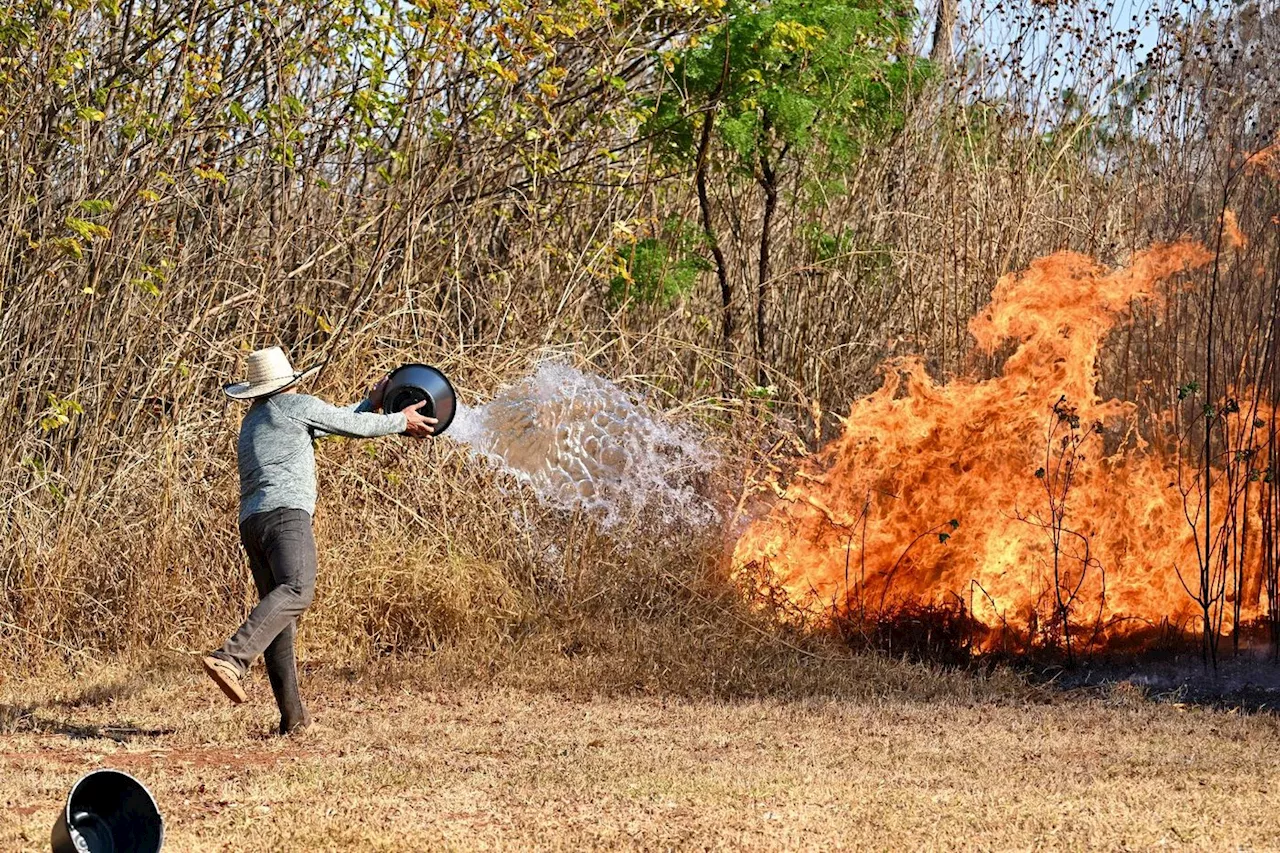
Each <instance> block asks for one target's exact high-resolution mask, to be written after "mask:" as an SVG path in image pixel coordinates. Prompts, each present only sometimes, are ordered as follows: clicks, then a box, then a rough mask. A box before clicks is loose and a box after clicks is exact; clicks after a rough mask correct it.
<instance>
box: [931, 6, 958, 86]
mask: <svg viewBox="0 0 1280 853" xmlns="http://www.w3.org/2000/svg"><path fill="white" fill-rule="evenodd" d="M958 9H959V3H958V0H938V18H937V22H936V23H935V24H934V28H933V46H932V47H931V48H930V49H929V60H930V61H931V62H933V63H934V64H935V65H937V66H938V69H939V70H940V71H944V72H945V71H949V70H950V69H951V65H952V63H953V62H954V61H955V50H954V46H953V45H952V38H953V37H954V35H955V31H956V13H957V11H958Z"/></svg>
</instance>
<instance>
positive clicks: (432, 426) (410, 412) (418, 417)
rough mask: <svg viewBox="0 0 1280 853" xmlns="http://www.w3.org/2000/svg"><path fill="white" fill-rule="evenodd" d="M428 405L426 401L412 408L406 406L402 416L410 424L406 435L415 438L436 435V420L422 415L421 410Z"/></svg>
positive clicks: (406, 429)
mask: <svg viewBox="0 0 1280 853" xmlns="http://www.w3.org/2000/svg"><path fill="white" fill-rule="evenodd" d="M426 404H427V401H426V400H423V401H422V402H421V403H417V404H415V405H412V406H406V407H405V408H404V410H403V411H401V412H400V414H402V415H404V417H405V420H407V421H408V422H409V426H408V427H406V428H405V433H407V434H408V435H412V436H414V437H415V438H425V437H426V436H429V435H435V431H436V424H437V423H438V421H437V420H436V419H435V418H429V417H427V416H426V415H424V414H422V413H421V412H420V411H419V410H420V409H421V408H422V407H423V406H425V405H426Z"/></svg>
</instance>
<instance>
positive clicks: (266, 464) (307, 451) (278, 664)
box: [202, 347, 436, 734]
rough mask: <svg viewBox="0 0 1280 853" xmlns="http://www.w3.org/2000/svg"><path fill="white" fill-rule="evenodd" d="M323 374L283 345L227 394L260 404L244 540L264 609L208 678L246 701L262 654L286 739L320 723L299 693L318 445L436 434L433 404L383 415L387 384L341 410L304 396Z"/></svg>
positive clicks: (245, 434) (312, 576)
mask: <svg viewBox="0 0 1280 853" xmlns="http://www.w3.org/2000/svg"><path fill="white" fill-rule="evenodd" d="M317 370H319V367H313V368H311V369H309V370H304V371H302V372H301V373H295V372H294V370H293V367H292V366H291V365H290V364H289V359H288V357H287V356H286V355H285V354H284V351H283V350H281V349H280V348H279V347H271V348H269V349H263V350H258V351H257V352H254V353H251V354H250V355H249V363H248V372H249V379H248V380H247V381H245V382H240V383H236V384H232V385H227V386H226V387H224V388H223V391H224V392H226V394H227V396H229V397H231V398H232V399H235V400H248V401H252V405H251V406H250V407H249V411H248V412H247V413H246V414H245V416H244V421H243V422H242V423H241V425H240V440H239V442H238V443H237V446H236V457H237V463H238V467H239V469H240V542H241V544H243V545H244V550H245V552H246V553H247V554H248V555H249V568H250V569H251V570H252V571H253V580H254V584H255V585H256V586H257V588H258V596H259V598H260V601H259V602H258V605H257V606H256V607H254V608H253V611H252V612H250V614H249V617H248V618H247V619H245V621H244V624H243V625H241V626H240V629H239V630H238V631H236V632H235V634H233V635H232V636H231V638H230V639H229V640H227V642H226V643H225V644H223V646H222V648H221V649H218V650H217V651H214V652H210V653H209V654H208V655H207V656H205V657H204V658H203V659H202V663H203V664H204V669H205V672H207V673H208V674H209V677H210V678H212V679H213V680H214V682H215V683H217V685H218V686H219V687H220V688H222V692H223V693H225V694H227V697H228V698H230V699H231V701H232V702H235V703H237V704H239V703H240V702H243V701H245V698H246V697H245V692H244V687H243V686H242V683H241V682H242V680H243V679H244V676H245V673H246V672H248V670H249V665H250V663H252V662H253V660H254V658H256V657H257V656H258V655H260V654H261V655H264V657H265V661H266V665H267V677H268V678H269V679H270V680H271V692H272V693H274V694H275V698H276V704H277V705H278V706H279V707H280V733H281V734H290V733H293V732H299V731H305V730H306V729H308V728H310V727H311V725H312V722H311V715H310V714H309V713H308V712H307V709H306V707H305V706H304V705H303V703H302V698H301V696H299V694H298V671H297V664H296V662H295V661H294V657H293V636H294V627H295V624H296V623H297V620H298V617H299V616H300V615H301V614H302V612H303V611H304V610H306V609H307V607H308V606H309V605H310V604H311V599H312V596H313V595H314V593H315V584H316V544H315V539H314V538H313V536H312V532H311V516H312V514H313V513H314V512H315V507H316V460H315V452H314V450H313V447H312V441H313V440H314V439H316V438H319V437H321V436H325V435H344V436H348V437H351V438H374V437H377V436H383V435H393V434H395V433H407V434H409V435H412V436H419V437H421V436H428V435H431V434H432V431H433V427H434V426H435V424H436V420H435V418H430V417H425V416H424V415H422V414H421V413H420V412H419V409H421V408H422V407H423V406H424V405H426V402H425V401H424V402H422V403H418V404H417V405H415V406H410V407H408V408H406V409H405V410H404V411H401V412H397V413H394V414H389V415H382V414H378V413H377V412H376V410H377V409H379V408H381V407H382V392H383V388H384V387H385V385H386V380H385V379H384V380H383V381H382V382H379V383H378V384H377V385H375V386H374V387H373V388H372V389H371V390H370V392H369V396H368V398H367V399H365V400H364V401H363V402H361V403H359V404H357V405H354V406H348V407H346V408H338V407H337V406H333V405H330V404H329V403H326V402H324V401H323V400H320V399H318V398H316V397H310V396H307V395H305V394H299V393H298V392H297V387H296V386H297V384H298V383H299V382H301V381H302V380H303V379H306V378H307V377H309V376H311V375H312V374H314V373H315V372H316V371H317Z"/></svg>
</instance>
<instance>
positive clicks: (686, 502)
mask: <svg viewBox="0 0 1280 853" xmlns="http://www.w3.org/2000/svg"><path fill="white" fill-rule="evenodd" d="M445 435H446V436H447V437H449V438H452V439H454V440H455V441H459V442H462V443H464V444H466V445H468V446H469V447H470V448H471V450H472V452H473V453H474V454H476V455H478V456H481V457H483V458H485V459H487V460H488V461H489V462H490V463H492V464H493V465H494V466H495V467H497V468H499V469H500V470H502V471H504V472H506V473H507V474H510V475H511V476H513V477H514V478H515V479H516V480H518V481H519V482H521V483H524V484H526V485H527V486H529V487H530V488H531V489H532V490H533V491H534V493H535V494H536V495H537V496H538V498H539V500H541V501H542V502H543V503H545V504H547V505H549V506H552V507H556V508H558V509H563V510H569V511H572V510H577V509H582V510H586V511H588V512H590V513H594V514H597V515H598V516H599V517H600V519H601V522H602V523H603V525H604V526H605V527H612V526H614V525H616V524H618V523H619V522H621V521H624V520H633V519H637V518H640V517H642V516H643V517H645V518H646V519H648V518H656V519H657V520H658V521H660V522H662V523H664V524H671V523H674V522H686V523H690V524H705V523H709V522H712V521H714V520H715V519H716V517H717V513H716V511H715V509H714V508H713V507H712V506H711V504H710V503H709V502H708V501H707V500H706V498H705V497H703V495H701V494H700V493H699V491H698V488H697V481H698V480H699V479H700V478H702V477H703V476H705V475H706V474H707V473H708V472H709V471H710V470H711V469H712V467H713V466H714V465H715V462H716V455H715V453H714V452H712V451H711V450H709V449H708V448H706V447H704V446H703V445H702V444H701V443H700V442H699V441H698V440H697V439H696V437H695V436H693V435H692V434H691V432H690V431H689V430H687V429H685V428H682V427H680V426H678V425H675V424H672V423H669V422H667V421H664V420H663V419H662V418H661V417H660V416H659V415H658V414H656V413H655V412H653V411H652V410H650V409H649V408H647V407H646V406H644V405H643V404H641V403H637V402H634V401H633V400H632V399H631V398H630V397H628V396H627V394H626V392H624V391H623V390H622V389H621V388H619V387H618V386H616V385H614V384H613V383H612V382H609V381H608V380H605V379H603V378H601V377H599V376H594V375H589V374H586V373H583V372H582V371H580V370H577V369H575V368H573V367H570V366H569V365H567V364H563V363H558V362H547V363H544V364H542V365H540V366H539V367H538V369H537V370H535V371H534V372H533V373H532V374H530V375H529V376H527V377H525V378H523V379H521V380H519V381H517V382H515V383H513V384H511V385H509V386H507V387H506V388H503V389H502V390H501V391H499V392H498V394H497V396H495V397H494V398H493V399H492V400H490V401H489V402H488V403H485V404H484V405H482V406H477V407H474V408H472V407H469V406H463V405H459V406H458V410H457V414H456V415H455V417H454V421H453V424H452V426H450V428H449V431H448V432H447V433H445Z"/></svg>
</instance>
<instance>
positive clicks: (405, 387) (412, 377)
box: [382, 364, 458, 435]
mask: <svg viewBox="0 0 1280 853" xmlns="http://www.w3.org/2000/svg"><path fill="white" fill-rule="evenodd" d="M423 400H426V401H427V404H426V405H425V406H423V407H422V408H421V409H420V410H419V412H421V414H423V415H426V416H427V417H429V418H435V419H436V421H438V423H437V424H436V426H435V435H439V434H440V433H442V432H444V431H445V430H446V429H448V428H449V424H451V423H453V415H454V413H455V411H456V410H457V406H458V396H457V395H456V394H455V393H454V392H453V386H452V385H450V384H449V380H448V379H446V378H445V375H444V374H443V373H441V372H440V371H439V370H437V369H436V368H434V367H432V366H431V365H429V364H402V365H401V366H399V367H397V368H396V369H395V370H393V371H391V376H389V377H388V378H387V386H386V388H384V389H383V392H382V411H384V412H386V413H388V414H390V413H392V412H400V411H404V409H405V408H407V407H409V406H413V405H416V404H418V403H421V402H422V401H423Z"/></svg>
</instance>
